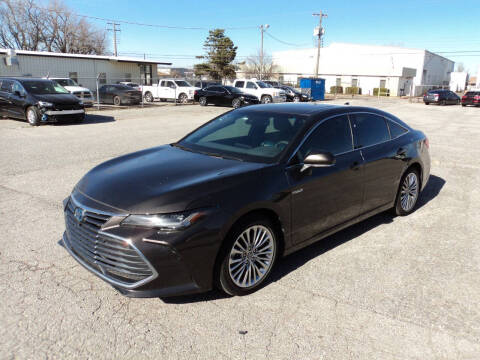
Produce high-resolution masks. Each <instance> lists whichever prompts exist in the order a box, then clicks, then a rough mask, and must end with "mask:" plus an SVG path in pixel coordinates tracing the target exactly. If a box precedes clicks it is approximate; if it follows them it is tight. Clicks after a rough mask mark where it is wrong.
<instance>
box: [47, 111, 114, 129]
mask: <svg viewBox="0 0 480 360" xmlns="http://www.w3.org/2000/svg"><path fill="white" fill-rule="evenodd" d="M114 121H115V118H114V117H113V116H106V115H93V114H86V115H85V120H83V121H82V122H81V123H76V122H75V121H73V120H71V121H68V120H67V121H61V122H58V123H55V125H57V126H64V125H88V124H103V123H109V122H114Z"/></svg>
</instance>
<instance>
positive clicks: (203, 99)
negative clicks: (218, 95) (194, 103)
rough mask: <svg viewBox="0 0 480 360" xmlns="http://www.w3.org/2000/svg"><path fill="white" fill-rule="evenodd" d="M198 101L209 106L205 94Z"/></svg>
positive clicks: (201, 104)
mask: <svg viewBox="0 0 480 360" xmlns="http://www.w3.org/2000/svg"><path fill="white" fill-rule="evenodd" d="M198 103H199V104H200V106H207V105H208V101H207V98H206V97H205V96H201V97H200V99H198Z"/></svg>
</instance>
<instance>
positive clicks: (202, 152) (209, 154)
mask: <svg viewBox="0 0 480 360" xmlns="http://www.w3.org/2000/svg"><path fill="white" fill-rule="evenodd" d="M200 153H201V154H204V155H207V156H212V157H216V158H220V159H227V160H237V161H243V159H240V158H237V157H235V156H230V155H221V154H217V153H212V152H207V151H200Z"/></svg>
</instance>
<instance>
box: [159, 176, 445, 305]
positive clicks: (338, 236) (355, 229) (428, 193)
mask: <svg viewBox="0 0 480 360" xmlns="http://www.w3.org/2000/svg"><path fill="white" fill-rule="evenodd" d="M445 183H446V181H445V180H444V179H442V178H441V177H439V176H436V175H430V179H429V181H428V183H427V186H426V187H425V188H424V189H423V191H422V193H421V196H420V198H419V200H418V202H417V207H416V211H417V210H418V209H420V208H421V207H423V206H425V205H426V204H428V203H429V202H430V201H431V200H433V199H434V198H435V197H437V196H438V194H439V193H440V191H441V190H442V188H443V186H444V185H445ZM394 217H395V215H394V214H393V212H392V211H385V212H382V213H380V214H377V215H375V216H372V217H371V218H368V219H366V220H364V221H362V222H359V223H358V224H355V225H352V226H350V227H348V228H346V229H344V230H341V231H339V232H337V233H335V234H333V235H330V236H328V237H326V238H325V239H322V240H320V241H318V242H316V243H313V244H311V245H309V246H307V247H305V248H303V249H301V250H299V251H296V252H294V253H293V254H291V255H288V256H286V257H285V258H283V259H281V261H279V262H278V264H277V266H276V267H275V268H274V269H273V271H272V274H271V275H270V279H269V280H268V281H267V282H266V283H265V284H264V285H263V286H262V287H264V286H268V285H269V284H271V283H272V282H276V281H278V280H280V279H281V278H283V277H284V276H286V275H288V274H290V273H291V272H293V271H295V270H296V269H298V268H299V267H301V266H303V265H305V264H306V263H308V262H309V261H310V260H312V259H314V258H316V257H317V256H320V255H322V254H324V253H326V252H327V251H330V250H332V249H334V248H336V247H337V246H340V245H342V244H344V243H346V242H348V241H350V240H353V239H355V238H356V237H358V236H360V235H362V234H364V233H366V232H368V231H370V230H372V229H374V228H375V227H377V226H379V225H383V224H389V223H391V222H392V221H393V218H394ZM227 297H228V296H227V295H225V294H223V293H222V292H220V291H218V290H212V291H210V292H207V293H203V294H195V295H185V296H176V297H168V298H161V300H163V301H164V302H165V303H169V304H188V303H195V302H201V301H209V300H217V299H222V298H227Z"/></svg>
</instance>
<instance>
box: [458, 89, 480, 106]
mask: <svg viewBox="0 0 480 360" xmlns="http://www.w3.org/2000/svg"><path fill="white" fill-rule="evenodd" d="M467 105H474V106H480V90H478V91H467V93H466V94H465V95H463V96H462V106H467Z"/></svg>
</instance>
